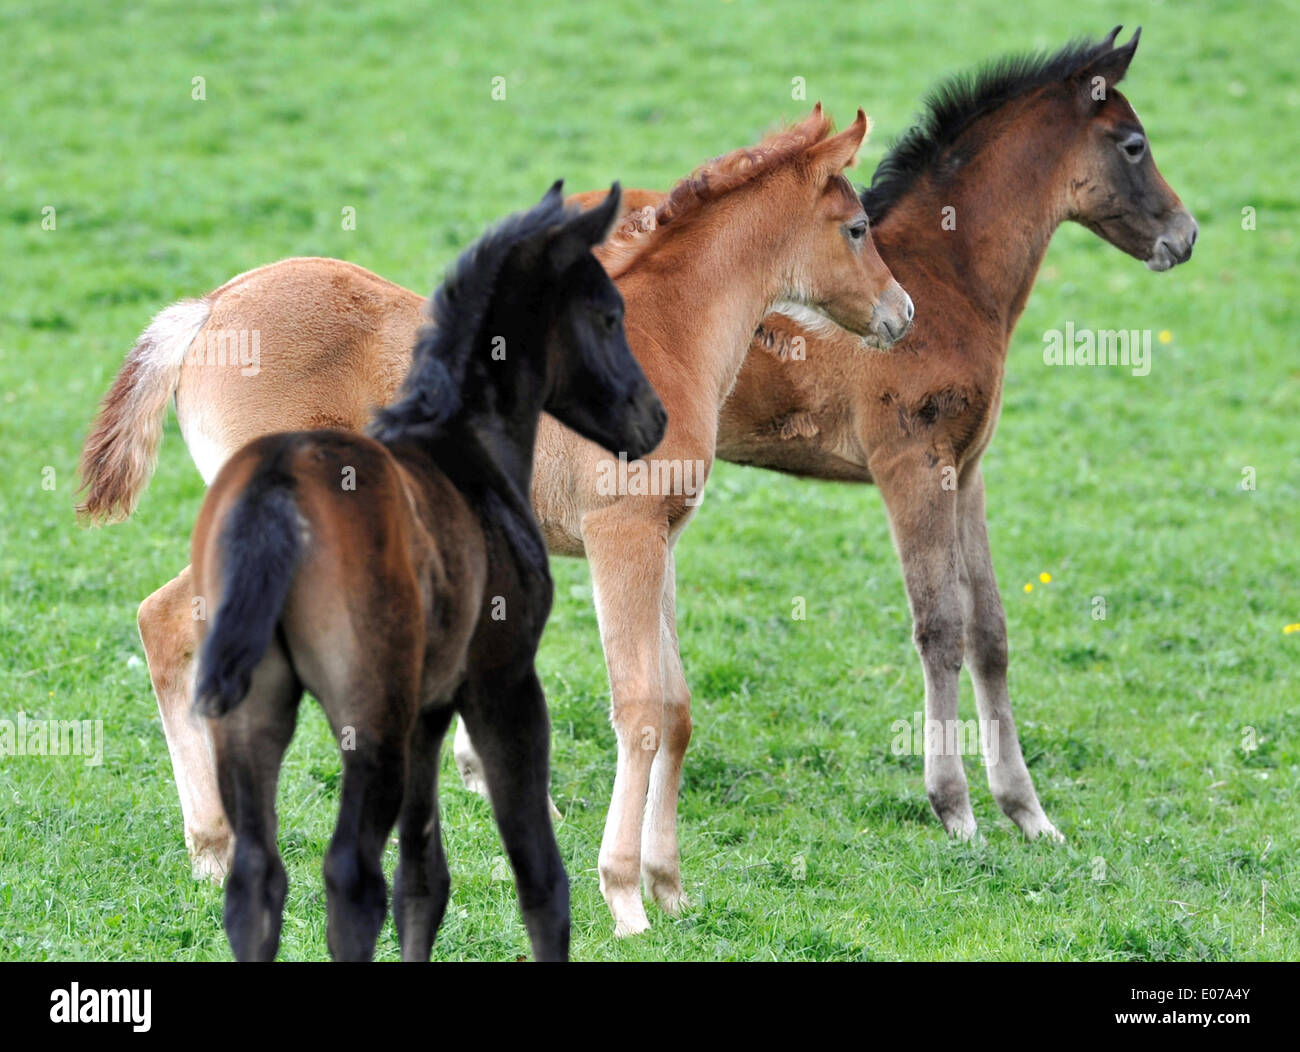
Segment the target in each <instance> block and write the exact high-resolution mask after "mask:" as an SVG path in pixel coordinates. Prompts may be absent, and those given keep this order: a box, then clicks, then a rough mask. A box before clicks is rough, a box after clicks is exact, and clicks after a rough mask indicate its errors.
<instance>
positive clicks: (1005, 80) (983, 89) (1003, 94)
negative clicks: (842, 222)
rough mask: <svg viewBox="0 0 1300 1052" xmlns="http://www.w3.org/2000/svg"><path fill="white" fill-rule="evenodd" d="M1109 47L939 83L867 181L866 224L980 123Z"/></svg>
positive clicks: (1091, 44) (1077, 46)
mask: <svg viewBox="0 0 1300 1052" xmlns="http://www.w3.org/2000/svg"><path fill="white" fill-rule="evenodd" d="M1113 47H1114V35H1113V34H1112V35H1111V37H1110V38H1109V39H1106V40H1101V41H1092V40H1074V41H1071V42H1070V43H1068V44H1066V45H1065V47H1063V48H1061V49H1060V50H1059V51H1057V52H1055V53H1053V54H1032V55H1014V56H1011V57H1008V58H1002V59H999V60H997V61H995V62H993V63H991V64H989V65H986V66H984V67H982V68H981V69H978V70H976V71H974V72H972V73H959V74H958V75H957V76H955V77H951V78H949V79H948V80H946V81H944V82H943V83H942V84H940V85H939V86H938V87H937V88H935V89H934V90H933V91H931V92H930V94H929V95H927V96H926V97H925V101H924V102H923V103H922V106H923V107H924V108H923V110H922V113H921V115H920V116H919V117H918V119H917V122H916V124H914V125H913V126H912V127H911V128H909V129H908V130H907V131H906V132H904V133H903V136H902V137H901V138H900V139H899V140H898V141H897V142H896V143H895V144H894V145H893V146H892V147H891V148H890V150H889V153H887V154H886V155H885V157H884V160H882V161H881V162H880V165H879V167H878V168H876V171H875V174H874V175H873V176H872V177H871V186H869V187H868V188H867V189H866V190H864V191H862V207H863V209H864V210H865V211H866V213H867V215H868V216H870V218H871V221H872V222H873V223H877V222H879V221H880V220H881V219H883V218H884V217H885V215H886V214H887V213H888V212H889V210H890V209H891V208H892V207H893V206H894V205H895V204H897V203H898V200H899V198H901V197H902V196H903V195H904V194H905V193H907V191H908V190H909V189H911V187H912V184H913V183H915V182H916V180H917V179H918V178H919V177H920V176H921V174H922V173H924V172H926V171H927V170H929V169H930V168H932V167H933V166H934V165H935V163H936V162H937V161H938V160H939V159H940V158H941V157H942V156H943V155H944V152H945V151H946V150H947V149H948V147H950V146H951V145H952V144H953V143H954V142H956V140H957V138H958V137H959V136H960V135H961V134H962V132H964V131H965V130H966V129H967V128H969V127H970V126H971V125H972V124H973V123H974V122H975V121H977V120H978V119H979V118H980V117H983V116H985V115H986V114H988V113H992V112H993V111H994V110H996V109H998V108H999V107H1001V106H1003V105H1005V104H1006V103H1008V102H1010V101H1011V100H1012V99H1016V98H1019V97H1021V96H1022V95H1025V94H1027V93H1029V92H1031V91H1034V90H1036V89H1037V88H1041V87H1044V86H1045V85H1047V84H1051V83H1054V82H1056V81H1062V80H1064V79H1065V78H1066V77H1068V76H1069V75H1070V74H1071V73H1074V72H1075V71H1076V70H1079V69H1082V68H1083V67H1084V66H1087V65H1088V64H1090V63H1091V62H1093V61H1095V60H1096V59H1098V58H1100V57H1101V56H1102V55H1104V54H1106V53H1108V52H1109V51H1110V50H1111V49H1112V48H1113Z"/></svg>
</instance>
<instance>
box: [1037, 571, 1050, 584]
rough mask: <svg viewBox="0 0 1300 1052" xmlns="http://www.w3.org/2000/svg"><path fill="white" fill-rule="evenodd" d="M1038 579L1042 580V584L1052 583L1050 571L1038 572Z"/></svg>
mask: <svg viewBox="0 0 1300 1052" xmlns="http://www.w3.org/2000/svg"><path fill="white" fill-rule="evenodd" d="M1038 579H1039V580H1040V581H1042V582H1043V584H1051V583H1052V575H1051V574H1050V573H1040V574H1039V575H1038Z"/></svg>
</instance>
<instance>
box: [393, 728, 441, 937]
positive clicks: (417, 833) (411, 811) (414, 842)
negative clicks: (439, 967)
mask: <svg viewBox="0 0 1300 1052" xmlns="http://www.w3.org/2000/svg"><path fill="white" fill-rule="evenodd" d="M451 711H452V710H451V708H450V706H448V707H447V708H441V709H427V710H425V711H423V712H421V713H420V715H419V716H418V717H417V718H416V721H415V733H414V734H413V735H412V738H411V750H410V757H409V760H408V767H407V774H406V794H405V796H403V798H402V813H401V817H400V818H399V819H398V824H399V826H400V828H401V834H400V836H401V856H400V859H399V861H398V863H397V873H396V874H395V875H394V877H393V920H394V922H395V923H396V925H397V938H398V941H399V942H400V943H401V946H402V960H404V961H427V960H428V959H429V954H430V953H432V952H433V942H434V940H435V939H436V938H437V937H438V928H439V927H440V926H441V924H442V916H443V914H444V913H445V912H446V909H447V895H448V893H449V892H450V890H451V874H450V873H448V871H447V856H446V854H445V853H444V851H443V847H442V825H441V822H440V820H439V816H438V754H439V752H440V751H441V748H442V738H443V735H444V734H446V733H447V723H448V721H449V720H450V719H451Z"/></svg>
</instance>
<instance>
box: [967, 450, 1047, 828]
mask: <svg viewBox="0 0 1300 1052" xmlns="http://www.w3.org/2000/svg"><path fill="white" fill-rule="evenodd" d="M957 515H958V520H959V527H958V528H959V531H960V536H961V549H962V556H963V559H964V560H965V566H966V574H965V577H964V579H963V585H964V586H965V589H964V590H965V596H964V599H965V613H966V618H965V620H966V660H967V662H968V664H969V666H970V674H971V680H972V682H973V683H974V685H975V704H976V707H977V708H978V709H979V716H980V740H981V741H982V742H983V743H984V763H985V766H986V767H987V768H988V778H989V789H990V790H991V791H992V793H993V798H994V799H995V800H996V801H997V802H998V806H999V807H1001V808H1002V811H1003V813H1004V814H1006V816H1007V817H1008V818H1010V819H1011V820H1012V821H1013V822H1015V824H1016V825H1017V826H1019V827H1020V831H1021V832H1022V833H1024V834H1025V836H1026V837H1028V838H1029V839H1031V840H1033V839H1034V838H1035V837H1040V836H1048V837H1051V838H1052V839H1053V840H1064V839H1065V838H1064V837H1062V836H1061V834H1060V833H1059V832H1058V831H1057V829H1056V827H1055V826H1054V825H1052V823H1051V822H1050V821H1048V818H1047V815H1046V814H1044V813H1043V806H1042V804H1040V803H1039V802H1038V793H1037V792H1035V791H1034V780H1033V779H1032V778H1031V777H1030V775H1029V768H1028V767H1026V766H1025V757H1024V753H1023V752H1022V751H1021V748H1020V737H1019V735H1017V733H1016V721H1015V718H1014V717H1013V716H1012V714H1011V696H1010V694H1009V692H1008V690H1007V615H1006V611H1005V610H1003V608H1002V599H1001V597H1000V596H999V595H998V583H997V580H996V579H995V578H994V575H993V557H992V556H991V555H990V553H989V535H988V529H987V527H986V526H985V517H984V478H983V475H982V473H981V472H980V470H979V469H978V468H976V469H975V470H974V471H972V472H971V473H970V477H968V478H967V479H964V480H963V481H962V486H961V489H960V491H959V492H958V495H957Z"/></svg>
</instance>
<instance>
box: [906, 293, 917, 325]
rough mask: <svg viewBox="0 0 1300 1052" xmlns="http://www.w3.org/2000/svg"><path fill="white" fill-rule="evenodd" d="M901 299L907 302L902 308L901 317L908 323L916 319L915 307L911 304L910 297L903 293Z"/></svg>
mask: <svg viewBox="0 0 1300 1052" xmlns="http://www.w3.org/2000/svg"><path fill="white" fill-rule="evenodd" d="M903 298H904V299H906V300H907V306H906V307H904V308H903V317H905V318H906V319H907V320H908V322H909V323H910V322H911V320H912V319H913V318H914V317H916V305H915V304H914V303H913V302H912V297H911V296H909V295H907V293H903Z"/></svg>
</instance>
